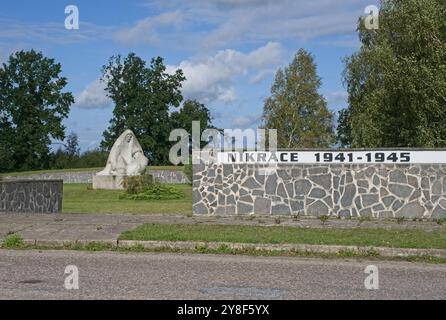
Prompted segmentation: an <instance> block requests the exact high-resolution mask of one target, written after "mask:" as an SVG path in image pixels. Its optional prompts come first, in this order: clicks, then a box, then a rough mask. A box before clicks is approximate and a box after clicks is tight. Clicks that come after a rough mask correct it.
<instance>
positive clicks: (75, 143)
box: [65, 132, 80, 157]
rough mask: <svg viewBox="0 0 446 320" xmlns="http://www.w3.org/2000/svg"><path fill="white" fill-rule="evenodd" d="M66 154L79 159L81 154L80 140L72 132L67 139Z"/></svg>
mask: <svg viewBox="0 0 446 320" xmlns="http://www.w3.org/2000/svg"><path fill="white" fill-rule="evenodd" d="M66 141H67V143H66V149H65V150H66V153H67V154H68V155H69V156H71V157H78V156H79V154H80V148H79V139H78V137H77V134H76V133H74V132H71V133H70V134H69V135H68V136H67V139H66Z"/></svg>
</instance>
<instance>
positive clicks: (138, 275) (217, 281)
mask: <svg viewBox="0 0 446 320" xmlns="http://www.w3.org/2000/svg"><path fill="white" fill-rule="evenodd" d="M1 255H2V256H1V261H0V279H1V280H2V281H0V299H243V300H245V299H298V300H301V299H347V300H350V299H367V300H368V299H441V300H444V299H446V282H445V281H444V279H446V265H426V264H415V263H406V262H384V261H367V260H362V261H351V260H348V261H340V260H334V261H331V260H320V259H301V258H300V259H296V258H286V257H247V256H224V257H222V256H214V255H190V254H165V253H125V254H122V253H116V252H115V253H112V252H95V254H91V253H90V252H80V251H46V250H44V251H40V252H39V251H36V250H34V251H23V250H15V251H7V250H4V251H2V252H1ZM67 265H75V266H76V267H77V268H78V271H79V290H66V289H65V288H64V282H65V277H66V276H67V275H64V270H65V268H66V266H67ZM368 265H375V266H376V267H377V268H378V273H377V275H379V289H378V290H367V289H366V288H365V285H364V281H365V279H366V277H367V276H368V275H369V274H366V273H365V272H364V270H365V268H366V267H367V266H368ZM185 303H188V302H185ZM171 311H172V310H171ZM166 312H169V310H166ZM344 312H348V311H347V310H344ZM194 318H199V317H194ZM209 318H212V317H209ZM236 318H237V317H236ZM242 318H243V316H242V317H241V318H240V319H242ZM266 318H267V317H266ZM202 319H204V317H202Z"/></svg>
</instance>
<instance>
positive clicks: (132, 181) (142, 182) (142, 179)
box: [123, 173, 154, 194]
mask: <svg viewBox="0 0 446 320" xmlns="http://www.w3.org/2000/svg"><path fill="white" fill-rule="evenodd" d="M153 184H154V180H153V176H152V175H150V174H145V173H143V174H141V175H140V176H132V177H126V178H125V179H124V181H123V187H124V190H125V192H126V193H127V194H138V193H140V192H142V191H144V190H145V189H146V188H149V187H151V186H152V185H153Z"/></svg>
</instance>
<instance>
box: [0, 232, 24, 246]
mask: <svg viewBox="0 0 446 320" xmlns="http://www.w3.org/2000/svg"><path fill="white" fill-rule="evenodd" d="M22 245H23V239H22V236H21V235H20V234H18V233H13V234H10V235H8V236H7V237H6V238H5V241H4V243H3V246H4V247H5V248H16V247H20V246H22Z"/></svg>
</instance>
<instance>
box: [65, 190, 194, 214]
mask: <svg viewBox="0 0 446 320" xmlns="http://www.w3.org/2000/svg"><path fill="white" fill-rule="evenodd" d="M172 186H174V187H175V188H176V189H177V190H179V191H181V192H183V193H184V195H185V197H184V198H183V199H178V200H151V201H142V200H124V199H119V198H118V196H119V194H120V193H122V192H123V191H115V190H92V189H91V185H90V184H65V185H64V195H63V208H62V211H63V212H64V213H173V214H188V213H191V212H192V187H191V186H190V185H187V184H179V185H172Z"/></svg>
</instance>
